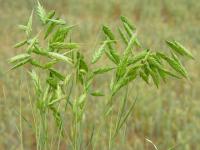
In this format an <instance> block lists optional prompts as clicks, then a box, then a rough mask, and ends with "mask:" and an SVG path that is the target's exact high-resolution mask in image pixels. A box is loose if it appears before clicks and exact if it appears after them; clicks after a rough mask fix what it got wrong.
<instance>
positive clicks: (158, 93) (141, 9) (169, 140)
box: [0, 0, 200, 150]
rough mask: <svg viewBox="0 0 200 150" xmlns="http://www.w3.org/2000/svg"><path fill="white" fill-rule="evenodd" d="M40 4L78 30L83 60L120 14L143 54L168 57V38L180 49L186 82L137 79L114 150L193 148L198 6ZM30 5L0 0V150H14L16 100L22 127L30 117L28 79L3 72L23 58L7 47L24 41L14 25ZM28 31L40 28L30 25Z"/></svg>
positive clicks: (179, 2)
mask: <svg viewBox="0 0 200 150" xmlns="http://www.w3.org/2000/svg"><path fill="white" fill-rule="evenodd" d="M41 3H42V4H43V6H44V7H45V8H46V9H48V10H52V9H53V10H56V12H57V13H58V14H59V15H60V16H61V17H62V18H64V19H65V20H66V21H67V22H69V24H78V27H77V30H75V31H74V38H75V39H76V40H75V41H78V42H80V43H84V44H83V52H84V55H85V57H86V59H87V60H90V58H91V56H92V54H93V52H94V49H95V47H96V46H98V43H96V41H97V40H98V41H99V39H100V38H99V36H101V35H100V30H101V26H102V24H106V25H109V26H110V27H111V28H112V29H113V31H114V30H116V26H117V25H119V17H120V15H125V16H127V17H128V18H130V19H131V20H132V21H133V23H134V24H135V25H136V27H137V33H138V38H139V39H140V41H141V43H142V44H143V45H144V47H148V48H151V49H153V50H154V49H155V50H163V51H165V50H166V51H167V47H166V45H165V40H171V39H176V40H177V41H179V42H181V43H182V44H183V45H184V46H185V47H187V48H188V49H189V50H190V51H191V52H192V53H193V55H194V57H195V61H191V60H190V61H188V60H184V62H183V63H184V64H185V65H186V68H187V70H188V72H189V75H190V81H186V80H173V79H169V82H168V83H167V84H162V85H161V87H160V88H159V89H157V88H156V87H155V86H153V85H152V86H151V85H149V86H147V85H146V84H144V83H143V82H141V81H140V80H138V81H136V82H134V83H133V84H134V85H133V87H132V89H131V90H132V92H130V97H135V94H136V93H137V95H138V101H137V103H136V106H135V110H134V113H132V115H131V117H130V118H129V121H128V123H127V124H126V128H127V136H126V138H125V139H124V140H125V144H120V142H119V143H118V144H117V146H116V147H117V149H130V150H132V149H134V150H143V149H145V150H148V149H150V150H151V149H153V147H152V145H150V144H149V143H148V142H147V141H146V140H145V138H148V139H151V140H152V141H153V142H154V144H156V145H157V147H158V148H159V149H160V150H161V149H162V150H167V149H169V148H172V149H174V150H199V149H200V80H199V77H200V59H199V58H200V51H199V50H200V2H199V0H43V1H42V0H41ZM35 5H36V1H34V0H0V150H16V149H20V136H19V133H18V129H19V102H20V101H19V99H20V98H21V99H22V112H23V114H24V116H25V117H26V118H27V119H28V120H29V118H28V116H31V110H30V106H29V96H30V94H28V92H29V90H30V89H29V90H28V88H27V84H26V81H27V75H26V73H25V72H24V71H22V70H20V69H19V70H15V71H12V72H7V70H8V69H9V67H10V66H9V64H8V63H7V60H8V58H10V57H12V56H13V55H15V54H17V53H20V51H22V50H19V49H17V50H16V49H14V48H13V45H14V44H15V43H16V42H18V41H20V40H21V38H22V37H23V34H22V33H21V32H20V31H19V30H18V28H17V25H18V24H25V23H26V21H27V19H28V18H29V16H30V14H31V11H32V10H33V8H34V7H35ZM34 28H35V29H37V28H39V24H38V22H37V21H36V22H34ZM101 63H102V64H105V63H107V61H104V60H102V61H101ZM108 78H109V77H108ZM21 81H23V82H21ZM106 81H107V79H105V78H103V77H99V79H98V80H97V81H96V86H97V87H98V86H99V87H101V86H102V84H106ZM27 82H28V81H27ZM105 92H106V91H105ZM99 101H100V100H97V102H95V101H92V102H93V103H92V102H91V104H90V105H91V113H92V115H91V116H90V117H89V118H88V119H90V120H91V122H95V120H98V112H96V111H98V109H95V108H98V103H99ZM95 115H96V116H95ZM30 120H31V119H30ZM22 126H23V133H24V134H23V137H24V139H25V141H24V146H25V149H27V150H28V149H35V146H34V145H35V140H34V133H33V132H31V130H30V128H29V126H28V125H27V123H26V122H25V121H24V122H22ZM100 138H101V137H100ZM99 141H101V142H100V143H98V144H97V149H105V147H104V144H105V143H104V141H103V137H102V140H99Z"/></svg>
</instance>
